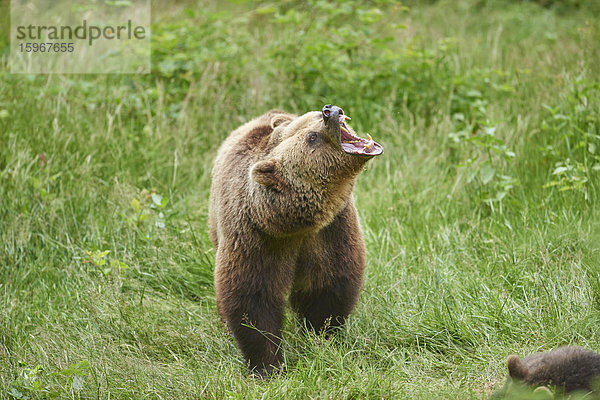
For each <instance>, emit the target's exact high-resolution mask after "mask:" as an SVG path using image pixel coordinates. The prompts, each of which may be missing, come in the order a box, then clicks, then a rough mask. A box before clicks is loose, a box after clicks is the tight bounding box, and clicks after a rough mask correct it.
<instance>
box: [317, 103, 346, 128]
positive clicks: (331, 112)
mask: <svg viewBox="0 0 600 400" xmlns="http://www.w3.org/2000/svg"><path fill="white" fill-rule="evenodd" d="M322 112H323V121H325V124H327V121H329V118H331V117H334V118H335V120H336V121H339V116H340V115H344V110H342V109H341V108H339V107H338V106H332V105H331V104H325V105H324V106H323V110H322Z"/></svg>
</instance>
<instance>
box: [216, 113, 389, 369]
mask: <svg viewBox="0 0 600 400" xmlns="http://www.w3.org/2000/svg"><path fill="white" fill-rule="evenodd" d="M326 107H330V108H329V109H327V110H328V111H326V109H325V108H324V109H323V112H309V113H307V114H304V115H302V116H299V117H298V116H296V115H292V114H288V113H285V112H282V111H278V110H272V111H269V112H268V113H266V114H264V115H263V116H261V117H258V118H256V119H254V120H252V121H250V122H248V123H246V124H245V125H242V126H241V127H239V128H238V129H236V130H235V131H234V132H232V133H231V135H230V136H229V137H228V138H227V139H226V140H225V142H224V143H223V145H222V146H221V148H220V150H219V153H218V155H217V158H216V160H215V165H214V169H213V172H212V187H211V194H210V212H209V228H210V238H211V241H212V242H213V244H214V246H215V248H216V267H215V290H216V295H217V307H218V311H219V314H220V315H221V317H222V319H223V320H224V321H225V323H226V324H227V327H228V328H229V330H230V331H231V332H232V334H233V336H234V337H235V339H236V342H237V344H238V346H239V347H240V349H241V350H242V353H243V354H244V356H245V358H246V360H247V361H248V363H249V366H250V368H251V369H252V370H253V371H254V372H255V373H256V374H259V375H260V376H265V375H267V374H269V373H270V372H271V371H272V370H273V369H274V368H279V367H280V366H281V362H282V355H281V351H280V350H279V345H280V333H281V324H282V318H283V312H284V305H285V300H286V297H287V296H288V295H289V301H290V304H291V306H292V308H293V309H294V310H295V311H296V312H297V313H298V314H299V315H300V316H301V317H303V318H305V319H306V321H307V323H308V325H309V326H310V327H311V328H312V329H314V330H316V331H319V330H321V329H322V328H324V327H336V326H339V325H341V324H342V323H343V322H344V319H345V318H346V317H347V316H348V314H349V313H350V312H351V310H352V309H353V307H354V305H355V303H356V301H357V298H358V294H359V290H360V288H361V285H362V280H363V278H362V277H363V269H364V266H365V246H364V241H363V236H362V231H361V228H360V225H359V222H358V217H357V213H356V209H355V206H354V201H353V198H352V190H353V187H354V182H355V179H356V176H357V175H358V173H359V172H360V171H361V170H362V168H363V166H364V164H365V163H366V162H367V161H368V160H369V159H370V158H371V156H373V155H377V154H381V152H382V151H383V149H382V148H381V146H379V145H378V144H377V143H374V142H373V141H372V140H370V137H369V140H368V141H367V140H366V139H362V138H358V137H354V136H353V139H359V140H360V141H362V142H359V144H361V145H362V146H364V147H365V148H367V149H369V150H368V151H362V150H359V154H348V153H347V152H346V151H344V150H343V149H342V145H341V142H344V143H350V144H345V146H346V148H348V146H350V147H352V146H355V147H360V146H358V145H355V144H351V143H355V142H356V141H354V142H351V141H344V135H341V130H343V131H344V132H348V130H350V128H349V127H348V126H347V125H345V123H344V122H343V121H344V120H345V118H343V117H344V116H343V111H342V110H341V109H339V108H338V107H335V106H334V107H333V108H331V106H326ZM326 113H327V114H326ZM326 115H327V116H329V117H330V118H327V117H326ZM350 131H351V130H350ZM351 132H352V131H351ZM345 139H346V140H347V139H348V136H347V135H346V136H345ZM371 145H374V147H371Z"/></svg>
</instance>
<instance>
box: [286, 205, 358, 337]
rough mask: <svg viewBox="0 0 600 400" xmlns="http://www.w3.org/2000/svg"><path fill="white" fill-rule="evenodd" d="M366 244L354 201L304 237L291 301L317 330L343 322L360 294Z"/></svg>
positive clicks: (336, 325) (312, 327) (310, 325)
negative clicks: (311, 233) (330, 221)
mask: <svg viewBox="0 0 600 400" xmlns="http://www.w3.org/2000/svg"><path fill="white" fill-rule="evenodd" d="M364 267H365V245H364V241H363V236H362V231H361V229H360V225H359V224H358V217H357V214H356V209H355V208H354V204H353V203H352V202H350V203H349V204H348V205H347V206H346V208H345V209H344V210H343V211H342V212H341V213H340V214H339V215H338V216H337V217H336V218H335V219H334V221H333V222H332V223H331V224H330V225H328V226H327V227H325V228H324V229H322V230H321V231H320V232H318V233H317V234H316V235H314V236H313V237H309V238H307V239H306V241H305V243H304V245H303V247H302V249H301V250H300V252H299V258H298V263H297V267H296V276H295V280H294V286H293V289H292V294H291V295H290V303H291V305H292V307H293V308H294V310H295V311H296V312H297V313H298V314H299V315H300V316H301V317H303V318H304V319H306V322H307V323H308V325H309V327H310V328H311V329H313V330H315V331H316V332H317V333H318V332H319V331H321V330H322V329H323V328H327V330H331V329H332V328H336V327H338V326H340V325H342V324H343V323H344V321H345V320H346V317H348V315H349V314H350V312H351V311H352V309H353V308H354V306H355V305H356V302H357V300H358V296H359V293H360V289H361V287H362V282H363V271H364Z"/></svg>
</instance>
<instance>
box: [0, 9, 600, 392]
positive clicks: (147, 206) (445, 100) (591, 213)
mask: <svg viewBox="0 0 600 400" xmlns="http://www.w3.org/2000/svg"><path fill="white" fill-rule="evenodd" d="M7 3H8V2H6V1H4V2H1V3H0V8H1V9H2V10H0V15H2V17H1V18H2V21H1V23H0V26H1V28H0V34H1V35H0V57H1V58H0V398H6V399H47V398H73V399H88V398H90V399H92V398H93V399H96V398H98V399H142V398H143V399H187V398H189V399H198V398H214V399H223V398H235V399H247V398H261V399H281V398H292V399H294V398H297V399H308V398H311V399H366V398H373V399H375V398H377V399H379V398H388V399H434V398H435V399H442V398H443V399H482V398H488V397H489V396H490V395H491V394H492V392H493V391H494V390H496V389H498V388H500V387H502V385H503V382H504V378H505V375H506V364H505V362H506V357H507V356H508V355H510V354H519V355H521V356H524V355H527V354H530V353H533V352H537V351H544V350H550V349H553V348H556V347H558V346H561V345H567V344H572V345H580V346H584V347H588V348H591V349H594V350H600V207H599V206H598V201H599V200H600V197H599V196H600V180H599V177H600V50H599V49H600V18H598V17H597V16H598V12H599V11H600V10H599V8H600V7H598V6H597V5H596V3H595V2H592V1H590V2H585V1H580V2H579V1H577V0H565V1H562V2H561V1H554V2H553V1H542V0H540V1H537V2H535V1H508V0H499V1H491V0H490V1H486V0H458V1H448V0H446V1H444V0H440V1H426V2H418V1H412V2H410V1H409V2H406V3H403V4H399V3H396V2H392V1H385V0H373V1H368V2H349V1H341V0H340V1H335V2H331V1H322V0H310V1H308V2H300V1H291V0H286V1H281V2H264V3H260V4H255V3H250V2H245V1H235V2H218V1H198V2H193V1H177V2H172V3H169V5H168V6H166V5H165V3H159V2H156V3H154V7H153V26H152V45H153V48H152V73H151V74H147V75H58V74H57V75H18V74H10V73H9V72H8V67H7V65H8V52H9V39H8V24H7V18H8V13H7V12H4V11H5V10H6V7H7ZM327 103H333V104H336V105H339V106H341V107H342V108H343V109H344V110H345V111H346V113H347V114H348V115H350V116H351V117H352V121H351V122H352V126H353V127H354V128H355V129H356V130H357V131H358V132H369V133H370V134H371V136H373V138H374V139H375V140H376V141H378V142H379V143H381V144H382V145H383V146H384V148H385V154H384V155H383V156H381V157H377V158H376V159H374V160H372V161H370V162H369V164H368V165H367V168H366V169H365V171H363V172H362V173H361V175H360V176H359V178H358V182H357V185H356V189H355V199H356V203H357V207H358V210H359V215H360V218H361V223H362V226H363V230H364V232H365V240H366V245H367V252H368V265H367V270H366V280H365V286H364V289H363V292H362V294H361V297H360V300H359V304H358V306H357V308H356V310H355V311H354V313H353V314H352V316H351V317H350V319H349V320H348V323H347V326H346V327H345V329H344V330H343V331H342V332H340V334H339V335H338V336H337V337H336V338H335V339H334V340H327V339H325V338H323V337H320V336H315V335H310V334H307V333H306V332H305V331H304V330H303V329H301V325H300V323H299V321H298V320H297V317H296V316H294V315H293V314H292V313H291V312H288V314H287V315H286V322H285V325H284V332H283V351H284V354H285V357H286V364H287V366H288V373H287V374H286V375H285V376H278V377H274V378H273V379H270V380H266V381H259V380H255V379H252V378H251V377H250V376H249V374H248V371H247V369H246V367H245V365H244V361H243V359H242V357H241V354H240V352H239V350H238V349H237V347H236V346H235V343H234V341H233V339H232V337H231V336H229V335H228V333H227V332H226V331H225V330H224V329H223V327H222V326H221V325H220V323H219V322H218V316H217V312H216V305H215V295H214V289H213V283H212V273H213V268H214V255H215V254H214V250H213V249H212V246H211V244H210V241H209V239H208V232H207V230H208V229H207V208H208V195H209V188H210V171H211V167H212V161H213V159H214V156H215V154H216V151H217V149H218V147H219V145H220V143H221V142H222V141H223V139H224V138H225V137H226V136H227V135H228V133H229V132H230V131H231V130H233V129H234V128H236V127H237V126H239V125H240V124H242V123H243V122H245V121H247V120H249V119H251V118H253V117H254V116H257V115H260V114H262V113H264V112H266V111H268V110H269V109H271V108H280V109H284V110H286V111H289V112H294V113H299V114H300V113H304V112H307V111H310V110H320V109H321V107H322V106H323V105H324V104H327ZM363 136H364V135H363Z"/></svg>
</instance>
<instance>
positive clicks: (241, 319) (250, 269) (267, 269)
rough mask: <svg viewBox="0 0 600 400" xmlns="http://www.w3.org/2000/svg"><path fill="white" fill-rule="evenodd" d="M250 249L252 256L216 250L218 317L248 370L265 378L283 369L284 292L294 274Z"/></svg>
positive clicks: (220, 248) (224, 247) (238, 250)
mask: <svg viewBox="0 0 600 400" xmlns="http://www.w3.org/2000/svg"><path fill="white" fill-rule="evenodd" d="M253 250H254V251H253V252H252V253H253V254H247V253H246V254H240V252H243V250H240V249H239V248H238V249H237V251H232V250H231V249H227V247H226V246H220V247H219V249H218V250H217V258H216V260H217V265H216V268H215V289H216V295H217V307H218V310H219V314H220V315H221V317H222V318H223V319H224V321H225V323H226V324H227V327H228V328H229V330H230V331H231V333H232V334H233V336H234V338H235V340H236V342H237V345H238V347H239V348H240V350H241V351H242V353H243V355H244V357H245V359H246V361H247V362H248V364H249V367H250V369H251V370H252V371H253V372H254V373H255V374H257V375H259V376H260V377H265V376H267V375H269V374H270V373H271V372H272V371H273V370H274V369H279V368H281V366H282V359H283V358H282V352H281V349H280V348H279V347H280V343H281V339H280V338H281V324H282V321H283V312H284V300H285V299H284V293H285V292H286V288H289V286H290V285H291V278H290V275H292V274H293V273H291V272H290V271H286V269H285V268H283V267H282V266H281V265H277V263H276V260H273V259H272V258H271V257H268V256H266V255H264V257H260V252H259V251H256V250H257V249H253Z"/></svg>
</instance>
